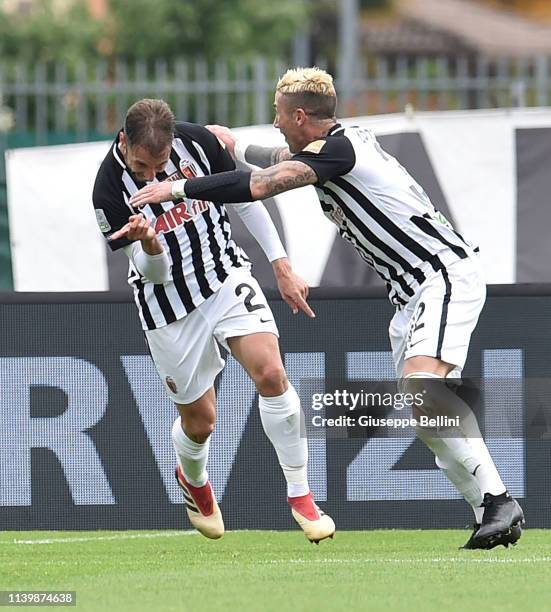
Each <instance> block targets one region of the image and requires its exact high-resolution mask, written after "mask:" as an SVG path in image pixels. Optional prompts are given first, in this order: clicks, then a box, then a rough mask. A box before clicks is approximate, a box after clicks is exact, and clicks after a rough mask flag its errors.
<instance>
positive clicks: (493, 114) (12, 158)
mask: <svg viewBox="0 0 551 612" xmlns="http://www.w3.org/2000/svg"><path fill="white" fill-rule="evenodd" d="M342 123H343V124H345V125H346V124H348V125H355V124H364V125H366V126H368V127H370V128H372V129H373V130H374V132H375V133H376V134H378V135H380V136H382V137H383V138H385V137H389V138H390V137H392V136H393V135H396V136H397V137H398V136H399V135H408V134H418V135H419V137H420V140H419V142H420V143H421V146H422V147H424V148H425V150H426V155H427V156H428V160H429V164H430V166H431V168H430V172H431V174H432V175H433V176H434V181H433V182H434V184H435V185H436V186H437V187H438V189H439V190H441V193H442V195H443V198H444V200H445V203H446V204H447V207H448V209H449V212H450V213H451V216H452V218H453V219H454V220H455V224H456V227H457V229H458V231H459V232H460V233H462V234H464V235H465V236H467V237H468V238H469V239H471V240H472V241H473V242H475V243H477V244H478V245H479V246H480V249H481V256H482V260H483V263H484V268H485V271H486V278H487V281H488V282H489V283H512V282H515V281H516V280H517V277H516V270H517V185H518V177H517V176H516V167H517V164H516V161H517V160H516V155H517V150H516V149H517V147H516V144H515V131H516V130H517V129H519V128H549V127H551V110H549V109H529V110H522V111H503V110H497V111H469V112H442V113H418V114H414V115H411V116H408V115H381V116H374V117H355V118H353V119H348V120H343V121H342ZM235 132H236V133H239V134H240V135H241V136H242V137H243V139H245V140H247V141H249V142H258V143H262V144H267V145H271V144H273V145H276V144H279V143H282V142H283V141H282V137H281V135H280V134H279V132H278V131H277V130H275V129H274V128H273V127H271V126H253V127H247V128H240V129H236V130H235ZM109 144H110V143H109V142H99V143H87V144H79V145H63V146H51V147H36V148H29V149H14V150H11V151H8V152H7V153H6V166H7V182H8V206H9V221H10V236H11V243H12V244H11V247H12V262H13V264H12V265H13V276H14V285H15V289H16V290H17V291H98V290H108V289H109V275H108V269H107V259H106V251H105V249H106V247H105V244H104V240H103V237H102V236H101V234H100V232H99V230H98V228H97V225H96V221H95V218H94V214H93V209H92V202H91V194H92V186H93V183H94V179H95V176H96V173H97V170H98V168H99V165H100V163H101V161H102V159H103V158H104V156H105V154H106V153H107V150H108V147H109ZM404 146H406V145H404ZM407 146H409V145H407ZM406 148H407V147H406ZM397 149H398V150H397V152H395V154H396V155H397V156H398V157H399V158H400V152H403V151H402V149H401V148H400V146H398V145H397ZM415 150H416V149H415V148H411V147H410V150H409V155H410V156H411V155H412V151H413V154H415V153H414V151H415ZM391 152H392V151H391ZM406 165H408V163H406ZM414 176H415V174H414ZM416 178H418V177H416ZM418 180H420V179H419V178H418ZM420 182H421V183H423V180H422V179H421V180H420ZM427 190H428V191H429V193H430V186H429V187H428V189H427ZM433 199H434V198H433ZM276 201H277V205H278V211H279V214H280V216H281V218H282V222H283V228H284V231H285V243H286V248H287V251H288V253H289V255H290V257H291V260H292V262H293V265H294V267H295V270H296V272H297V273H298V274H300V275H301V276H303V277H304V278H305V279H306V281H307V282H309V283H310V285H312V286H316V285H318V284H320V282H321V279H322V276H323V273H324V270H325V269H326V264H327V262H328V260H329V257H330V254H331V252H332V249H333V244H334V241H335V237H336V230H335V227H334V226H333V225H332V224H331V223H329V222H328V221H327V220H326V219H325V217H324V216H323V214H322V212H321V209H320V207H319V204H318V201H317V198H316V196H315V192H314V189H313V188H312V187H306V188H303V189H300V190H296V191H294V192H289V193H287V194H283V195H281V196H278V197H277V198H276ZM435 204H436V205H437V206H439V203H438V202H435ZM521 280H522V279H521Z"/></svg>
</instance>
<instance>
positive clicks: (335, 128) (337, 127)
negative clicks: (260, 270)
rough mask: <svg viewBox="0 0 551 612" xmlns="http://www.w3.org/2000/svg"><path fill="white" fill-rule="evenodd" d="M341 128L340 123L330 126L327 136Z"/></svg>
mask: <svg viewBox="0 0 551 612" xmlns="http://www.w3.org/2000/svg"><path fill="white" fill-rule="evenodd" d="M341 128H342V125H341V124H340V123H335V125H333V126H331V129H330V130H329V131H328V132H327V136H331V135H332V134H334V133H335V132H336V131H337V130H340V129H341Z"/></svg>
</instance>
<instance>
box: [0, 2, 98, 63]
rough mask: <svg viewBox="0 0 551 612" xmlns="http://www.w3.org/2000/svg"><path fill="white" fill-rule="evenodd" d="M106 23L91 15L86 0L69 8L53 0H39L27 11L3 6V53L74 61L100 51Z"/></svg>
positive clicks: (0, 12) (0, 49)
mask: <svg viewBox="0 0 551 612" xmlns="http://www.w3.org/2000/svg"><path fill="white" fill-rule="evenodd" d="M101 33H102V24H100V23H98V22H96V21H94V20H92V19H90V16H89V14H88V10H87V8H86V6H85V5H84V4H83V3H82V2H76V3H75V4H74V5H71V6H69V7H68V9H67V10H66V11H65V12H63V13H62V12H60V11H59V10H57V11H56V10H54V7H53V2H52V0H36V1H35V2H33V5H32V10H31V11H30V12H29V13H28V14H27V13H23V14H20V13H17V12H15V13H12V12H6V11H5V10H2V9H0V57H2V58H3V59H21V60H27V61H29V62H37V61H52V60H63V61H65V62H67V63H71V62H72V61H73V60H75V59H77V58H83V57H86V56H90V55H92V54H94V53H96V51H95V49H96V45H97V43H98V40H99V39H100V38H101V35H102V34H101Z"/></svg>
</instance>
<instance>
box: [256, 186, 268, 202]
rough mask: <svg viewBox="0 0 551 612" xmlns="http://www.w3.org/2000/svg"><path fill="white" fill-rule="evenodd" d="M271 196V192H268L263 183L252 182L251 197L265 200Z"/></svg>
mask: <svg viewBox="0 0 551 612" xmlns="http://www.w3.org/2000/svg"><path fill="white" fill-rule="evenodd" d="M268 197H270V194H268V193H267V191H266V188H265V186H264V185H262V184H258V183H252V184H251V198H252V201H254V200H264V199H266V198H268Z"/></svg>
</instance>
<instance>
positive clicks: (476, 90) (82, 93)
mask: <svg viewBox="0 0 551 612" xmlns="http://www.w3.org/2000/svg"><path fill="white" fill-rule="evenodd" d="M316 64H317V65H318V66H321V67H327V65H326V62H325V61H323V60H318V61H317V62H316ZM286 67H287V65H286V63H284V62H283V61H278V60H267V59H265V58H257V59H249V60H236V59H221V60H219V61H217V62H214V63H207V62H206V61H205V60H201V59H197V60H193V61H188V60H185V59H179V60H176V61H170V62H169V61H165V60H158V61H157V62H155V63H154V64H150V63H146V62H144V61H136V62H131V63H123V62H114V63H108V62H97V63H94V64H86V63H84V62H73V63H72V64H59V63H58V64H47V63H44V62H36V63H32V64H30V63H28V64H25V63H22V62H15V63H5V62H4V63H1V62H0V110H2V107H4V108H5V109H7V111H8V116H9V115H11V117H12V123H13V126H12V127H11V129H10V131H9V132H7V133H5V132H3V131H2V127H3V125H4V124H5V123H6V116H7V115H6V113H5V112H2V113H1V114H2V121H1V122H0V288H1V289H9V288H11V285H12V279H11V265H10V256H9V228H8V220H7V206H6V202H7V199H6V184H5V175H4V168H3V165H4V159H3V158H4V156H3V149H4V148H6V147H14V146H34V145H43V144H57V143H65V142H83V141H88V140H95V139H98V138H110V137H111V136H112V135H113V133H114V132H115V131H116V130H117V129H118V127H119V126H120V125H121V123H122V120H123V117H124V114H125V111H126V109H127V108H128V106H129V105H130V104H131V103H132V102H134V101H135V100H136V99H139V98H142V97H162V98H164V99H166V100H167V101H168V102H169V103H170V105H171V106H172V108H173V109H174V111H175V114H176V116H177V117H178V118H179V119H186V120H188V121H194V122H197V123H203V124H204V123H220V124H223V125H229V126H238V125H247V124H262V123H268V122H270V121H271V120H272V116H273V108H272V107H273V99H274V98H273V96H274V86H275V83H276V81H277V79H278V77H279V76H281V74H283V72H284V71H285V69H286ZM329 69H330V70H331V71H333V67H332V66H329ZM349 72H351V73H352V74H355V78H354V80H353V82H348V83H343V82H341V81H340V80H339V78H338V74H337V75H336V76H337V79H336V86H337V91H341V92H347V93H348V95H347V96H346V97H345V96H341V99H340V102H339V114H340V116H353V115H363V114H374V113H375V114H378V113H389V112H400V111H403V110H404V108H405V107H406V106H407V105H411V107H412V108H414V109H418V110H447V109H472V108H503V107H519V106H520V107H522V106H546V105H548V104H551V57H546V56H540V57H535V58H522V59H511V58H500V59H497V60H491V59H488V58H485V57H480V56H472V55H471V56H446V57H419V56H397V57H388V56H380V57H377V56H369V57H367V58H363V59H362V61H361V63H360V64H359V65H357V66H355V67H354V70H352V71H349ZM8 123H9V121H8Z"/></svg>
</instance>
